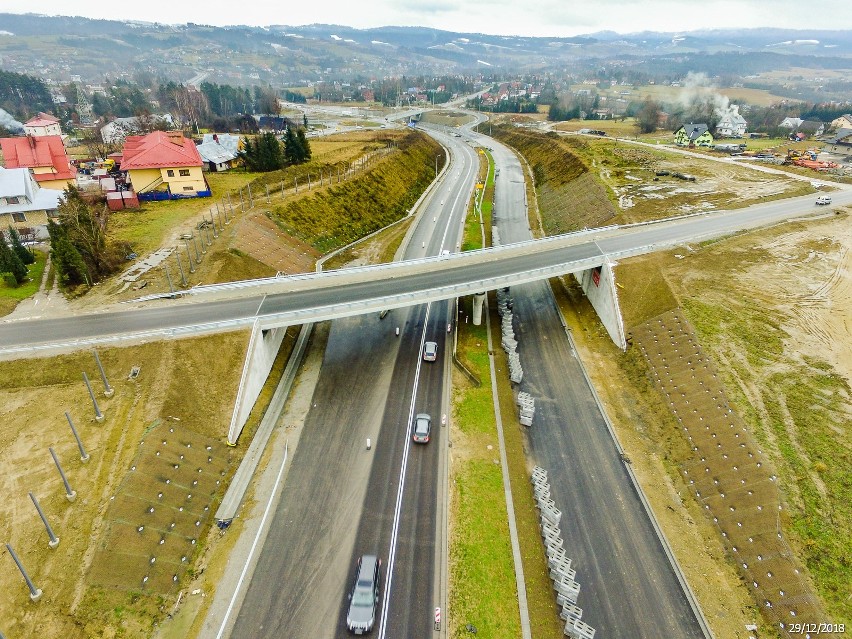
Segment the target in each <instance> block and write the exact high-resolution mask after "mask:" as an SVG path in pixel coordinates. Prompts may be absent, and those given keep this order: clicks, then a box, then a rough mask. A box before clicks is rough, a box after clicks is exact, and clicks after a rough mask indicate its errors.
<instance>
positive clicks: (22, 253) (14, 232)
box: [9, 225, 35, 264]
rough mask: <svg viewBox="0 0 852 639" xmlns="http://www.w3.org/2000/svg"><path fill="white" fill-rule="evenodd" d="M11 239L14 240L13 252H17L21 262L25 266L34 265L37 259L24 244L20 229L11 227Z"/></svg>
mask: <svg viewBox="0 0 852 639" xmlns="http://www.w3.org/2000/svg"><path fill="white" fill-rule="evenodd" d="M9 239H10V240H12V250H13V251H14V252H15V255H17V256H18V257H19V258H20V260H21V262H23V263H24V264H32V263H33V262H35V257H34V256H33V254H32V253H30V252H29V251H28V250H27V247H26V246H24V244H23V242H21V234H20V233H18V229H16V228H15V227H14V226H11V225H10V226H9Z"/></svg>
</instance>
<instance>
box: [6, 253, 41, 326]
mask: <svg viewBox="0 0 852 639" xmlns="http://www.w3.org/2000/svg"><path fill="white" fill-rule="evenodd" d="M35 256H36V261H35V262H33V263H32V264H30V265H29V267H28V269H27V270H28V273H29V279H28V280H27V281H26V282H24V283H23V284H21V285H20V286H16V287H14V288H13V287H11V286H7V285H6V282H5V281H4V280H2V279H0V317H2V316H4V315H8V314H9V313H11V312H12V311H13V310H14V308H15V307H16V306H17V305H18V303H19V302H20V301H21V300H24V299H26V298H28V297H30V296H31V295H34V294H35V293H36V292H37V291H38V289H39V286H40V285H41V279H42V276H43V274H44V265H45V262H46V261H47V253H45V252H44V251H35Z"/></svg>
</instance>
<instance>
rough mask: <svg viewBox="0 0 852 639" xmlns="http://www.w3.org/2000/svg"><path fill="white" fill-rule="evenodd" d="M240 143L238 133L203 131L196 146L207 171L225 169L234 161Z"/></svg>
mask: <svg viewBox="0 0 852 639" xmlns="http://www.w3.org/2000/svg"><path fill="white" fill-rule="evenodd" d="M241 144H242V139H241V138H240V136H239V135H231V134H230V133H205V134H204V139H203V140H202V142H201V144H199V145H198V147H196V148H197V149H198V153H199V154H200V155H201V159H202V160H204V164H205V165H206V168H207V170H208V171H227V170H228V169H230V168H231V167H232V166H233V165H234V162H236V160H237V157H238V155H239V152H240V146H241Z"/></svg>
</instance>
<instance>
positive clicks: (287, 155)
mask: <svg viewBox="0 0 852 639" xmlns="http://www.w3.org/2000/svg"><path fill="white" fill-rule="evenodd" d="M301 157H302V151H301V149H300V148H299V141H298V140H297V139H296V134H295V133H293V127H289V126H288V127H287V133H286V134H285V135H284V163H285V164H286V165H287V166H290V165H291V164H298V163H299V162H300V158H301Z"/></svg>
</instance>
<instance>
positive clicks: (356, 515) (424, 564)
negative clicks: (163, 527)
mask: <svg viewBox="0 0 852 639" xmlns="http://www.w3.org/2000/svg"><path fill="white" fill-rule="evenodd" d="M457 152H458V154H459V156H462V157H460V158H459V159H458V160H456V162H455V163H454V166H453V167H452V168H451V169H450V170H449V171H448V173H447V177H446V179H445V184H444V185H443V187H442V189H441V190H440V191H438V192H436V194H435V197H433V199H432V201H431V203H430V204H429V206H428V209H427V210H426V211H425V212H424V214H423V215H422V217H421V220H420V222H419V224H418V228H417V229H416V230H415V231H414V233H413V235H412V239H411V242H410V245H409V253H408V256H409V257H421V256H423V255H424V254H432V255H435V254H439V253H440V252H441V251H442V250H452V249H453V247H454V246H455V244H457V242H458V230H457V229H458V226H459V223H460V217H459V215H463V214H464V211H465V205H466V203H467V201H468V196H469V192H470V185H471V183H472V171H473V170H474V169H472V168H470V167H471V166H472V162H473V160H475V155H474V154H473V153H472V152H470V150H469V149H467V150H465V149H463V148H459V150H458V151H457ZM442 202H443V204H442ZM459 207H460V208H459ZM451 211H455V215H454V216H453V217H452V218H451ZM448 313H449V311H448V304H447V302H438V303H435V304H431V305H430V308H429V311H428V325H426V329H425V331H424V324H425V320H426V308H425V307H423V306H418V307H412V308H408V309H397V310H393V311H391V312H390V313H389V314H388V315H387V316H386V317H385V318H384V319H383V320H380V319H379V318H378V316H377V315H376V314H373V313H371V314H369V315H363V316H360V317H357V318H351V319H345V320H338V321H335V322H333V323H332V325H331V331H330V335H329V339H328V346H327V348H326V351H325V356H324V360H323V365H322V369H321V373H320V377H319V380H318V383H317V387H316V389H315V392H314V396H313V399H312V408H311V410H310V412H309V414H308V416H307V419H306V422H305V425H304V430H303V432H302V434H301V436H300V441H299V446H298V447H297V449H296V452H295V454H294V455H293V460H292V465H291V467H290V470H289V474H288V479H287V482H286V484H285V485H284V487H283V490H282V496H281V499H280V501H279V506H278V508H277V511H276V513H275V515H274V520H273V522H272V524H271V526H270V531H269V534H268V536H267V538H266V541H265V543H264V545H263V549H262V551H261V556H260V558H259V560H258V563H257V567H256V569H255V571H254V574H253V576H252V578H251V582H250V584H249V586H248V590H247V593H246V597H245V599H244V601H243V604H242V607H241V609H240V611H239V614H238V616H237V619H236V621H235V625H234V627H233V629H232V631H231V635H230V636H232V637H252V638H255V637H257V638H264V637H291V636H292V637H312V638H318V639H321V638H327V637H345V636H348V633H347V630H346V625H345V624H346V611H347V608H348V600H347V594H348V592H349V588H350V586H351V584H352V582H353V580H354V577H355V565H356V561H357V558H358V557H359V556H360V555H362V554H376V555H378V556H379V558H380V559H381V560H382V562H383V570H382V579H381V596H382V599H381V605H380V609H379V616H378V618H377V622H376V627H375V629H374V630H373V636H376V637H383V636H386V637H422V636H427V635H428V633H429V632H431V624H432V614H433V609H434V606H435V605H438V604H437V602H436V599H435V596H436V594H435V593H436V592H439V591H440V589H439V588H438V587H437V584H436V583H435V575H436V562H437V561H440V560H441V558H440V557H436V547H437V546H438V544H439V542H440V539H439V538H438V535H439V534H441V532H442V531H440V530H439V526H438V523H437V522H438V509H439V507H441V504H440V503H439V492H438V489H439V485H440V482H441V481H442V479H443V477H442V475H441V473H440V472H439V468H440V464H439V459H440V455H441V454H442V452H441V451H442V447H443V446H444V444H445V441H444V440H445V435H444V432H443V431H442V427H441V415H442V414H443V413H445V412H447V406H446V404H445V402H446V399H447V398H446V393H445V392H444V389H445V386H446V380H445V375H446V372H447V365H448V360H447V355H448V351H447V347H446V346H447V345H446V342H447V331H446V321H447V317H448ZM397 326H399V327H400V335H399V337H396V336H395V328H396V327H397ZM426 340H428V341H436V342H438V344H439V354H438V360H437V361H436V362H424V361H423V360H422V358H421V352H422V346H423V342H424V341H426ZM415 380H416V387H417V388H416V394H415ZM419 412H427V413H430V414H431V415H432V418H433V428H432V441H431V442H430V443H428V444H426V445H422V444H414V443H412V441H411V428H410V424H411V416H412V414H413V413H419ZM367 438H370V439H371V444H372V447H371V450H367V448H366V440H367ZM401 485H402V486H403V487H404V489H403V490H400V486H401ZM436 533H437V534H436Z"/></svg>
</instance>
